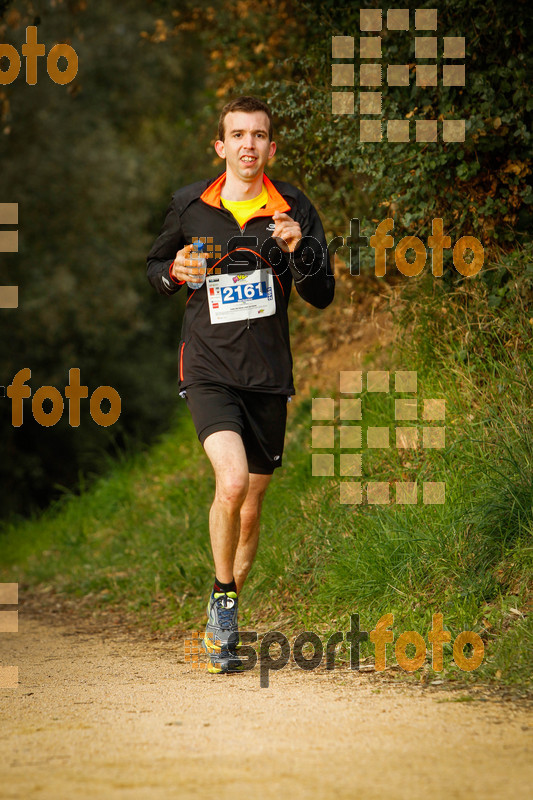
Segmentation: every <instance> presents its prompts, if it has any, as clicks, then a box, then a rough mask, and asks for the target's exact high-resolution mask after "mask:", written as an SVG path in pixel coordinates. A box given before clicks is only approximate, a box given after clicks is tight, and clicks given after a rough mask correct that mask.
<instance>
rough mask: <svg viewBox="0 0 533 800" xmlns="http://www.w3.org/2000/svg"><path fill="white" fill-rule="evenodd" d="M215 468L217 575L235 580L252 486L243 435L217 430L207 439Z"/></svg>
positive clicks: (212, 519) (212, 520)
mask: <svg viewBox="0 0 533 800" xmlns="http://www.w3.org/2000/svg"><path fill="white" fill-rule="evenodd" d="M204 449H205V452H206V453H207V456H208V458H209V460H210V461H211V464H212V466H213V469H214V471H215V479H216V492H215V499H214V500H213V505H212V506H211V510H210V512H209V534H210V537H211V548H212V550H213V560H214V562H215V575H216V577H217V578H218V580H220V581H222V582H223V583H231V581H232V580H233V577H234V575H233V563H234V560H235V553H236V550H237V545H238V542H239V535H240V523H241V521H240V512H241V508H242V506H243V504H244V502H245V500H246V497H247V494H248V488H249V475H248V462H247V459H246V453H245V450H244V445H243V443H242V438H241V436H240V435H239V434H238V433H236V432H235V431H216V433H212V434H211V435H210V436H208V437H207V439H205V441H204Z"/></svg>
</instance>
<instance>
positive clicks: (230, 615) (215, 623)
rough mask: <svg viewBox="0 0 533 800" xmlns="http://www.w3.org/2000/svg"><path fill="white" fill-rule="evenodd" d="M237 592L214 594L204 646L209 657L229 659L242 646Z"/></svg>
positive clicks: (209, 606) (208, 612)
mask: <svg viewBox="0 0 533 800" xmlns="http://www.w3.org/2000/svg"><path fill="white" fill-rule="evenodd" d="M237 612H238V600H237V593H236V592H212V594H211V597H210V598H209V602H208V604H207V625H206V627H205V636H204V646H205V650H206V652H207V653H208V654H209V655H215V656H220V657H222V658H228V657H230V656H235V648H236V647H240V646H241V641H240V637H239V624H238V622H237Z"/></svg>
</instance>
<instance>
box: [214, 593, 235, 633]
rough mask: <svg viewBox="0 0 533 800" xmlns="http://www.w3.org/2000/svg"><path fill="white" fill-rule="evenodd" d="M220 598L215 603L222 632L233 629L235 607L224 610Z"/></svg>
mask: <svg viewBox="0 0 533 800" xmlns="http://www.w3.org/2000/svg"><path fill="white" fill-rule="evenodd" d="M223 602H224V601H223V600H222V598H220V599H219V600H217V601H216V604H217V611H218V621H219V623H220V627H221V628H222V629H223V630H231V629H232V628H233V627H234V616H235V606H233V607H232V608H226V607H225V606H224V605H223Z"/></svg>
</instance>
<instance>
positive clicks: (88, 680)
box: [0, 614, 533, 800]
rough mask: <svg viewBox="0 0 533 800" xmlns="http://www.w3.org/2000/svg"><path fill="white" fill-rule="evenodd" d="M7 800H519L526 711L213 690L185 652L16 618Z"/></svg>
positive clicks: (407, 697) (434, 698) (359, 689)
mask: <svg viewBox="0 0 533 800" xmlns="http://www.w3.org/2000/svg"><path fill="white" fill-rule="evenodd" d="M0 648H1V649H0V662H1V663H2V664H4V665H7V664H16V665H17V666H18V667H19V681H20V683H19V686H18V688H16V689H0V714H1V726H0V737H1V752H2V759H1V765H0V796H1V797H2V800H11V799H12V798H17V800H18V798H20V800H33V798H50V799H51V800H52V799H53V800H63V799H65V800H67V798H68V800H71V798H76V800H84V798H98V800H107V798H110V800H115V799H117V800H118V798H127V799H128V800H129V799H130V798H139V800H141V799H142V800H159V798H161V799H162V800H163V799H164V800H166V799H167V798H194V799H195V800H198V798H203V797H210V796H215V797H217V798H221V800H225V799H226V798H228V799H229V798H232V799H233V798H236V797H250V798H261V800H263V799H264V800H269V799H270V798H279V797H286V798H291V800H292V799H293V798H295V799H297V798H338V799H339V800H340V799H342V798H350V799H352V798H355V797H361V798H366V799H367V800H374V798H386V797H392V798H395V800H402V798H410V800H417V798H422V797H424V798H427V797H431V798H432V800H437V799H438V798H447V800H452V798H472V797H475V798H484V800H487V799H488V798H494V799H495V800H496V798H497V799H498V800H501V798H504V797H509V798H512V800H520V799H521V798H526V796H530V795H529V793H528V789H530V788H531V785H532V783H533V766H532V762H533V759H532V753H533V741H532V740H533V722H532V721H531V714H529V713H528V711H527V709H526V708H525V707H524V706H522V705H521V704H518V703H515V702H501V701H496V700H491V699H487V698H486V697H483V695H482V694H480V695H479V699H478V700H477V701H475V702H453V701H454V700H457V698H458V696H463V697H464V695H465V691H464V690H463V691H462V692H457V691H456V692H449V691H443V690H442V688H437V687H435V688H432V687H430V688H420V687H414V688H410V687H398V686H396V685H391V684H390V683H389V682H386V681H378V682H376V679H375V677H369V675H367V674H362V673H353V672H350V671H336V672H335V673H331V672H330V673H326V672H319V671H315V672H308V673H304V672H302V671H300V670H299V669H298V668H297V667H295V666H293V667H292V668H286V669H285V670H282V671H280V672H277V673H272V679H271V682H270V687H269V688H268V689H261V688H260V687H259V674H258V671H257V669H255V670H253V671H251V672H248V673H246V674H244V675H235V676H210V675H207V674H206V673H204V672H200V671H198V670H193V669H191V666H190V664H188V663H185V661H184V649H183V643H182V642H181V643H176V642H171V643H164V642H156V643H153V642H147V641H143V640H131V639H129V638H127V637H117V636H115V635H113V637H112V638H111V637H110V635H109V634H108V635H106V634H105V633H100V634H99V633H87V631H86V630H84V629H77V628H76V625H75V623H73V624H70V625H68V626H65V625H61V626H57V625H52V624H51V623H50V622H48V621H45V622H43V621H39V620H36V619H30V618H27V617H26V618H25V617H24V614H22V615H21V620H20V630H19V633H18V634H2V636H0Z"/></svg>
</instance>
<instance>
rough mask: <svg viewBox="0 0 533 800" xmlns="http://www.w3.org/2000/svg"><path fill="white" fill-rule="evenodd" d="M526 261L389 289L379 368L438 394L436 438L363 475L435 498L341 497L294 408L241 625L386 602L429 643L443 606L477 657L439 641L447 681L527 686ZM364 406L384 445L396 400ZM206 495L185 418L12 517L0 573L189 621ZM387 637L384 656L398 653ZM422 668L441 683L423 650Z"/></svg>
mask: <svg viewBox="0 0 533 800" xmlns="http://www.w3.org/2000/svg"><path fill="white" fill-rule="evenodd" d="M529 259H530V253H528V252H522V253H515V254H513V255H511V256H508V257H506V260H505V261H503V262H499V263H498V264H497V265H492V266H491V267H490V269H488V270H487V273H486V275H484V277H483V279H482V280H478V281H477V282H476V281H474V280H471V281H470V282H468V281H463V282H457V283H456V284H455V286H454V287H453V288H452V289H450V288H449V287H448V288H447V287H446V286H444V285H443V284H442V283H439V282H438V281H435V280H434V279H433V278H429V279H428V278H425V279H424V278H421V279H420V280H418V279H415V280H414V281H411V282H408V283H407V282H406V283H405V284H402V286H401V290H400V289H398V290H396V294H395V297H394V300H393V301H392V302H393V304H392V310H393V312H394V314H395V318H396V323H395V324H396V326H397V328H398V330H399V332H400V334H401V335H400V337H399V341H400V344H396V346H395V348H394V349H392V350H391V352H390V353H389V360H388V363H389V364H390V370H391V372H393V371H394V370H395V369H402V370H404V369H413V370H416V371H417V374H418V397H419V398H423V397H425V398H443V399H445V400H446V420H445V423H442V424H445V425H446V446H445V448H444V450H440V449H439V450H427V449H425V450H424V449H419V450H417V451H412V450H411V451H408V450H405V451H402V450H397V449H396V448H395V447H394V446H392V447H390V448H389V449H387V450H375V451H374V452H367V451H365V453H364V462H363V463H364V474H363V481H364V480H365V479H368V478H372V480H383V481H389V480H391V481H395V480H412V481H417V482H418V483H421V482H423V481H428V480H429V481H445V483H446V502H445V503H444V504H443V505H423V504H422V503H421V502H420V501H419V503H418V505H411V506H409V505H403V506H402V505H397V504H395V503H394V504H391V505H375V506H369V505H356V506H346V505H341V504H340V503H339V499H338V498H339V488H338V485H339V478H317V477H312V475H311V458H310V453H311V449H310V426H311V400H310V399H305V400H303V401H302V402H300V403H299V404H298V405H297V406H295V407H294V408H293V409H292V413H291V415H290V423H289V427H288V434H287V445H286V452H285V455H284V464H285V467H284V469H282V470H280V471H279V472H278V474H276V475H275V477H274V480H273V483H272V485H271V488H270V489H269V492H268V495H267V501H266V502H265V507H264V514H263V522H262V535H261V543H260V550H259V555H258V558H257V560H256V562H255V564H254V568H253V570H252V573H251V575H250V579H249V581H248V583H247V585H246V588H245V590H244V593H243V602H242V604H241V605H242V625H243V626H245V627H247V628H248V629H252V630H253V629H256V630H259V631H260V632H264V631H266V630H267V629H268V628H271V627H272V626H275V627H276V628H277V629H280V630H282V631H283V632H284V633H285V634H286V635H287V636H288V637H290V636H291V635H293V634H295V633H297V632H299V631H301V630H314V631H316V632H318V633H319V634H320V635H321V637H322V640H323V642H325V640H326V637H327V635H328V634H330V633H332V632H334V631H335V630H342V631H346V630H348V628H349V614H350V613H359V614H360V618H361V629H363V630H367V631H370V630H371V629H372V628H373V627H374V626H375V624H376V622H377V621H378V619H379V618H380V617H381V616H382V615H383V614H384V613H388V612H391V613H393V614H394V633H395V637H397V636H398V635H399V634H400V633H401V632H403V631H407V630H414V631H417V632H419V633H420V634H421V635H422V636H424V637H425V638H426V641H427V633H428V632H429V630H430V628H431V622H432V615H433V614H434V613H436V612H440V613H442V614H443V615H444V626H445V628H446V629H447V630H449V631H450V633H451V635H452V642H453V639H454V638H455V637H456V636H457V634H458V633H460V632H461V631H463V630H472V631H475V632H477V633H478V634H479V635H480V636H481V637H482V639H483V641H484V644H485V658H484V661H483V663H482V665H481V666H480V667H479V669H478V670H476V671H475V672H472V673H463V672H461V671H460V670H459V669H458V668H457V667H456V665H455V664H454V662H453V659H452V649H451V645H445V647H444V665H445V670H444V676H445V677H446V678H447V679H449V680H456V681H459V680H460V681H463V682H464V681H475V680H483V681H491V682H495V683H498V682H501V683H505V684H517V685H525V684H527V683H528V681H529V679H530V672H531V652H532V651H533V646H532V645H533V628H532V623H531V617H530V616H528V611H529V610H530V608H531V586H532V576H533V552H532V551H533V548H532V544H531V542H532V538H531V533H532V531H533V511H532V507H533V477H532V476H533V469H532V464H533V435H532V425H531V422H532V420H531V407H532V405H533V404H532V402H531V399H532V395H533V393H532V387H531V342H532V336H531V332H532V330H533V324H532V320H531V319H530V317H529V315H528V312H527V305H528V302H530V301H531V296H532V285H533V274H532V271H531V268H528V267H527V264H528V263H529ZM528 269H529V272H528ZM491 298H492V299H491ZM341 302H342V300H341ZM368 367H369V368H371V367H372V358H370V359H369V364H368ZM313 394H314V395H315V396H324V395H326V394H330V395H331V396H336V397H338V391H337V387H336V386H335V385H329V386H328V385H322V386H317V387H316V389H315V390H314V391H313ZM362 403H363V409H364V414H363V428H366V427H367V426H368V425H371V426H383V427H385V426H388V427H389V428H390V432H391V443H392V444H394V437H393V422H394V406H393V400H392V399H391V397H390V396H388V395H385V394H379V393H370V394H369V393H366V392H364V393H363V396H362ZM405 424H409V423H405ZM421 424H422V423H421V422H419V426H421ZM432 424H438V423H432ZM213 491H214V479H213V477H212V474H211V469H210V467H209V464H208V462H207V459H206V457H205V455H204V454H203V452H202V450H201V448H200V447H199V445H198V442H197V440H196V435H195V433H194V429H193V426H192V423H191V422H190V420H189V418H188V417H186V418H180V419H179V420H177V421H176V423H175V425H174V427H173V429H172V430H171V431H170V432H169V433H168V434H167V435H165V436H164V437H163V438H162V439H161V441H160V442H159V443H158V444H157V445H156V446H155V447H153V448H152V449H151V450H150V451H149V452H148V453H147V454H145V455H142V456H138V457H137V458H135V459H129V460H125V461H123V462H118V463H116V464H115V465H114V466H113V468H112V469H111V470H110V471H109V473H108V474H107V476H106V477H104V478H102V479H100V480H99V481H98V482H97V483H96V484H95V485H94V486H93V487H92V488H91V489H89V490H88V491H86V492H85V493H83V494H81V496H78V497H75V496H66V497H65V498H64V499H63V500H62V502H60V503H58V504H56V506H54V507H53V508H51V509H50V510H49V511H47V512H46V513H44V514H43V515H41V516H40V517H38V518H36V519H32V520H29V521H26V522H20V521H18V522H17V521H13V522H11V523H9V524H7V525H6V526H5V529H4V530H3V533H2V535H1V536H0V559H1V561H2V562H3V563H4V564H5V565H6V566H5V568H4V570H3V571H2V573H1V574H0V577H1V579H2V580H6V581H9V580H12V581H19V582H21V583H22V584H23V585H25V586H28V587H30V588H31V587H34V586H41V587H42V586H43V585H44V586H47V585H48V586H52V587H53V589H54V591H55V592H56V593H60V594H64V595H67V596H74V597H76V596H78V597H80V598H81V597H83V598H84V604H85V605H86V606H87V607H98V608H100V607H103V606H104V607H108V608H109V607H112V608H119V609H127V610H128V611H130V612H132V613H134V614H136V615H137V616H138V617H139V619H142V620H143V621H144V622H146V623H149V624H150V625H151V626H152V627H154V628H168V627H172V626H178V627H179V628H180V629H184V628H194V627H198V626H199V625H201V624H202V620H203V616H202V615H203V613H204V606H205V598H206V594H207V593H208V591H209V588H210V584H211V580H212V565H211V555H210V547H209V539H208V509H209V504H210V501H211V498H212V495H213ZM391 495H392V497H394V492H392V493H391ZM387 649H388V660H389V663H394V647H393V646H391V645H389V646H388V648H387ZM429 652H430V651H429V649H428V654H429ZM343 654H344V657H346V650H345V649H344V650H343ZM372 654H373V645H370V646H368V645H366V644H365V645H363V646H362V656H363V657H366V656H368V655H372ZM423 670H424V674H425V676H426V677H427V676H428V675H429V678H431V677H442V674H441V675H439V676H437V675H436V674H434V673H433V672H432V670H431V665H430V663H429V661H428V662H427V664H426V666H425V667H424V668H423ZM419 676H420V671H418V672H417V673H415V678H416V677H419Z"/></svg>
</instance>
